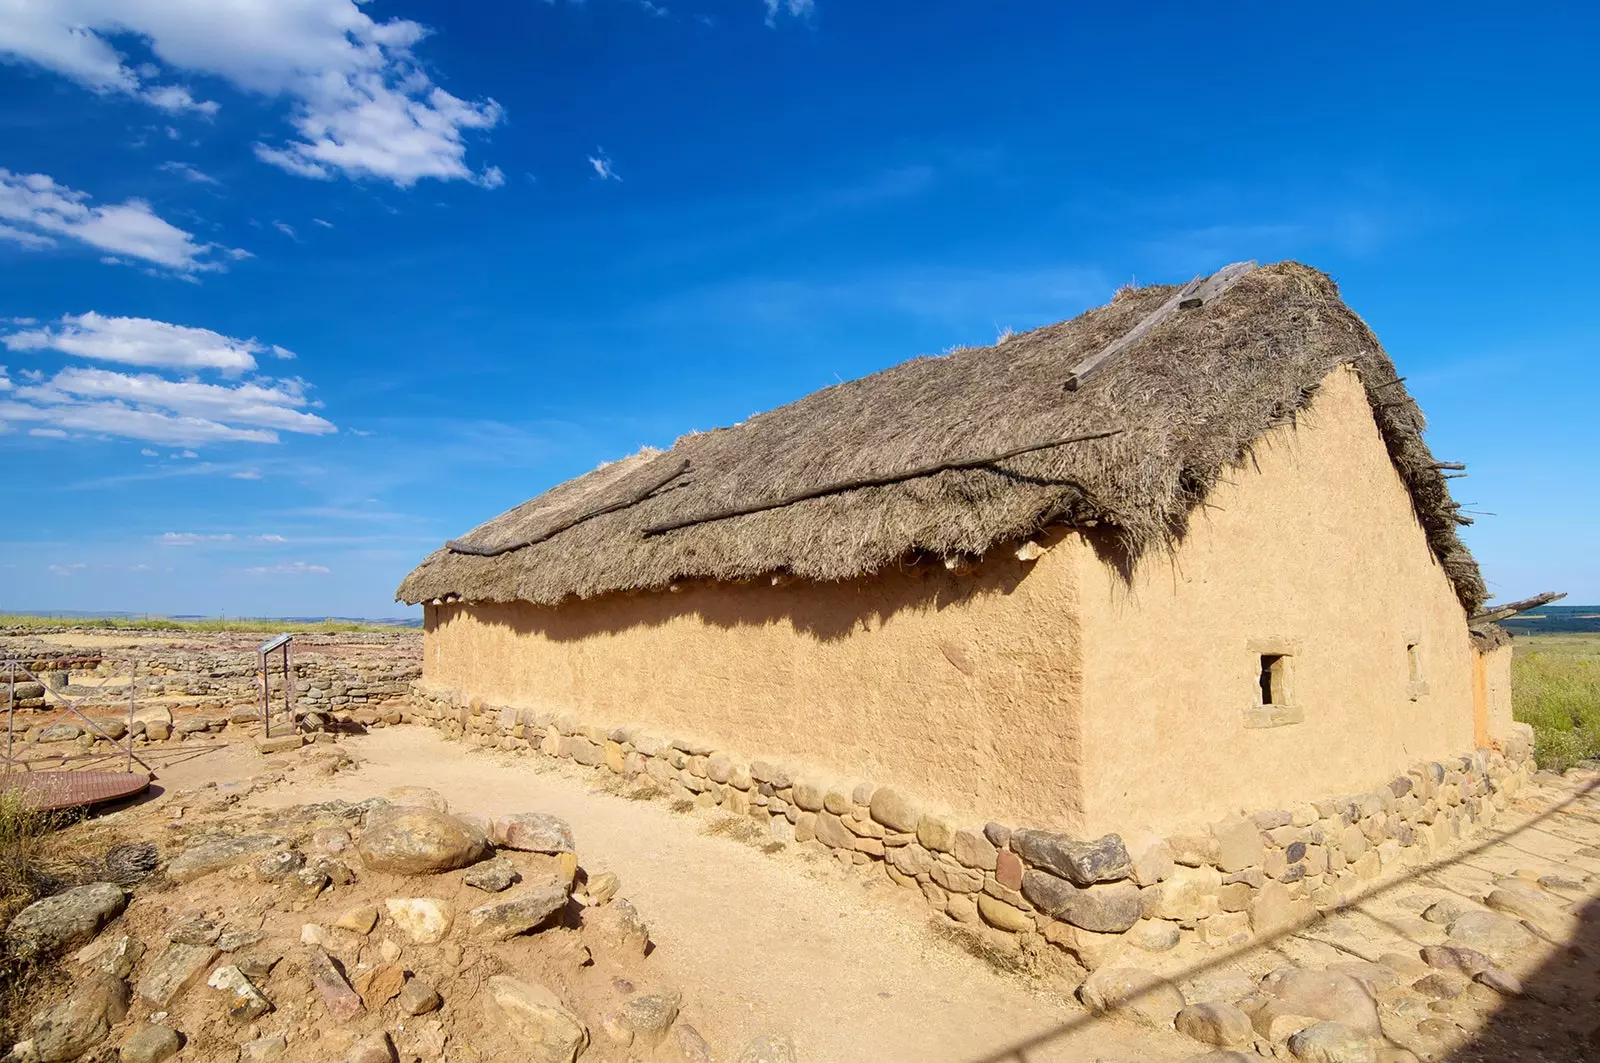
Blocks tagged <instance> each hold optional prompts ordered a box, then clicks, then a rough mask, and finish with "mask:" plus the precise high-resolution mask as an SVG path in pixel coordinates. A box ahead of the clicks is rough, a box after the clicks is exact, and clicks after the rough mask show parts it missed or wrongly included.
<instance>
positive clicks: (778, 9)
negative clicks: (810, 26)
mask: <svg viewBox="0 0 1600 1063" xmlns="http://www.w3.org/2000/svg"><path fill="white" fill-rule="evenodd" d="M766 5H767V25H769V26H776V25H777V24H778V16H779V15H780V14H787V15H791V16H793V17H794V18H797V19H802V20H807V21H809V20H810V19H811V17H812V16H813V15H815V14H816V13H817V0H766Z"/></svg>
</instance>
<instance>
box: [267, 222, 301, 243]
mask: <svg viewBox="0 0 1600 1063" xmlns="http://www.w3.org/2000/svg"><path fill="white" fill-rule="evenodd" d="M272 227H273V228H274V229H276V230H278V231H279V232H280V233H282V234H283V235H285V236H287V237H288V238H289V239H291V240H297V239H299V237H297V236H295V234H294V226H293V225H290V224H289V223H288V222H286V221H275V222H273V223H272Z"/></svg>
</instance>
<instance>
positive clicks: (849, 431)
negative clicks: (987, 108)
mask: <svg viewBox="0 0 1600 1063" xmlns="http://www.w3.org/2000/svg"><path fill="white" fill-rule="evenodd" d="M1178 292H1179V289H1177V288H1175V287H1171V286H1151V287H1145V288H1137V289H1125V290H1124V291H1122V292H1119V293H1118V295H1117V296H1116V298H1115V299H1113V300H1112V302H1110V303H1109V304H1107V305H1105V306H1102V307H1099V308H1097V309H1094V310H1090V311H1087V312H1086V313H1083V314H1080V315H1079V316H1077V317H1075V318H1073V319H1072V320H1070V321H1064V322H1061V323H1060V324H1056V325H1049V326H1046V327H1044V328H1040V329H1035V330H1033V331H1032V332H1027V333H1021V334H1018V335H1013V336H1010V337H1008V338H1007V339H1005V340H1004V341H1003V342H1001V343H997V344H995V345H994V346H991V347H982V348H963V349H960V350H957V351H954V352H952V353H950V354H946V355H942V356H937V357H924V358H916V359H913V360H911V361H909V362H904V363H902V364H900V365H896V366H893V367H891V368H889V369H886V370H884V371H882V372H879V373H874V374H873V375H871V376H868V377H863V378H862V379H859V380H853V381H849V382H848V383H843V384H837V385H834V386H832V387H828V388H824V389H823V390H821V391H818V392H815V393H813V394H811V395H807V396H806V397H805V398H802V399H800V400H799V401H797V402H792V403H790V404H788V405H786V406H781V407H779V408H777V409H775V410H772V411H770V412H768V413H763V414H760V415H758V416H756V417H752V418H751V419H750V420H748V421H745V422H743V423H742V424H738V425H735V426H733V427H731V428H721V429H716V430H713V431H710V432H702V433H696V434H693V435H688V436H684V437H683V438H682V439H679V440H678V441H677V442H676V443H675V444H674V445H673V447H672V449H671V450H668V451H645V452H641V453H639V454H635V455H633V456H632V457H629V458H625V459H623V460H621V461H617V462H612V463H610V464H607V465H603V466H601V467H600V468H598V469H595V470H594V471H593V472H590V473H587V474H585V475H583V476H579V477H577V478H575V479H573V480H569V481H567V482H566V483H563V484H560V485H558V486H556V487H554V488H551V489H550V490H549V491H546V492H545V493H544V494H542V495H539V496H538V497H536V498H533V499H531V500H530V501H528V502H525V503H523V504H522V505H520V506H517V507H516V508H514V509H511V510H509V511H507V512H506V513H504V514H501V515H500V516H498V517H496V518H494V519H493V520H491V521H488V522H487V523H484V524H481V525H479V526H478V527H476V528H474V529H473V530H472V531H471V532H469V533H467V534H466V535H465V536H463V537H462V539H460V540H457V541H456V542H454V543H452V544H449V545H447V546H446V547H444V548H441V549H439V550H436V551H434V552H433V553H432V554H430V555H429V556H428V557H427V558H426V559H425V560H424V561H423V562H422V564H420V565H419V566H418V567H417V568H416V569H415V570H414V571H413V572H412V573H411V574H410V575H409V576H407V577H406V579H405V580H404V582H402V583H401V585H400V588H399V590H398V591H397V593H396V597H397V598H398V599H399V600H401V601H405V602H410V603H415V602H419V601H432V600H436V599H461V600H466V601H479V602H505V601H528V602H536V603H543V604H556V603H559V602H562V601H564V600H567V599H570V598H589V597H594V596H597V595H602V594H608V593H614V592H619V591H636V590H650V589H660V588H665V587H667V586H669V585H671V584H673V583H676V582H679V581H684V580H697V579H698V580H745V579H751V578H755V577H766V576H773V575H780V574H782V575H788V576H796V577H801V578H804V579H812V580H843V579H849V578H852V577H857V576H862V575H866V574H870V573H873V572H876V571H878V570H880V569H882V568H884V567H885V566H889V565H895V564H901V563H904V562H906V561H907V560H908V559H918V558H928V557H943V558H974V557H979V556H981V555H983V554H985V553H986V552H988V551H989V550H990V549H992V548H995V547H996V546H999V545H1001V544H1005V543H1020V542H1022V541H1024V540H1026V539H1028V538H1029V537H1031V536H1035V535H1038V534H1040V533H1042V532H1044V531H1046V530H1047V529H1050V528H1051V527H1054V526H1062V525H1067V526H1079V527H1084V526H1094V527H1096V528H1097V529H1098V531H1097V535H1100V536H1101V537H1102V538H1103V539H1106V540H1107V541H1110V542H1112V543H1113V544H1114V545H1115V546H1116V547H1117V548H1118V549H1120V551H1122V552H1123V553H1124V555H1125V556H1126V557H1127V558H1128V559H1129V560H1133V561H1136V560H1137V559H1138V558H1139V557H1140V556H1142V555H1144V554H1146V553H1148V552H1150V551H1154V550H1161V549H1166V548H1169V547H1170V546H1171V545H1172V544H1174V543H1175V542H1176V541H1177V540H1178V539H1180V538H1181V536H1182V534H1183V531H1184V528H1185V526H1186V524H1187V521H1188V519H1189V515H1190V513H1191V512H1192V511H1193V509H1194V508H1195V507H1196V506H1197V505H1199V504H1200V503H1201V502H1202V501H1203V500H1204V499H1205V497H1206V495H1207V493H1208V492H1209V491H1210V490H1211V488H1212V487H1213V485H1215V484H1216V483H1217V482H1218V480H1219V478H1221V477H1222V476H1223V475H1224V473H1225V472H1226V471H1227V470H1228V469H1229V468H1230V467H1232V466H1235V465H1237V464H1238V463H1239V462H1241V461H1242V460H1244V459H1245V458H1247V456H1248V454H1249V451H1250V447H1251V444H1252V442H1253V441H1254V440H1256V439H1257V438H1258V437H1260V436H1261V435H1262V433H1264V432H1266V431H1267V430H1268V429H1271V428H1273V427H1274V426H1277V425H1281V424H1285V423H1290V422H1292V421H1293V420H1294V418H1295V417H1296V415H1297V414H1298V413H1299V412H1300V411H1301V410H1304V409H1305V408H1306V407H1307V405H1308V404H1309V403H1310V402H1311V401H1312V398H1313V397H1314V396H1315V394H1316V391H1317V387H1318V385H1319V383H1320V382H1321V381H1322V380H1323V379H1324V378H1325V377H1326V376H1327V375H1328V374H1329V373H1330V372H1332V371H1333V370H1334V369H1336V368H1338V367H1340V366H1342V365H1349V366H1352V367H1354V369H1355V370H1356V371H1357V372H1358V373H1359V374H1360V377H1361V379H1362V381H1363V382H1364V383H1365V386H1366V393H1367V398H1368V401H1369V402H1370V404H1371V406H1372V413H1373V417H1374V419H1375V421H1376V422H1377V426H1378V429H1379V431H1380V432H1381V434H1382V436H1383V439H1384V442H1385V444H1386V445H1387V447H1388V451H1389V456H1390V458H1391V460H1392V461H1393V463H1394V467H1395V470H1396V472H1397V473H1398V474H1399V475H1400V478H1401V480H1402V481H1403V482H1404V483H1405V485H1406V486H1407V488H1408V489H1409V490H1410V492H1411V498H1412V502H1413V506H1414V508H1415V511H1416V515H1417V518H1418V520H1419V522H1420V523H1421V525H1422V527H1423V529H1424V530H1425V532H1426V534H1427V538H1428V542H1429V544H1430V545H1431V546H1432V548H1433V551H1434V554H1435V555H1436V556H1437V558H1438V559H1439V562H1440V564H1441V565H1442V567H1443V568H1444V571H1445V572H1446V574H1447V575H1448V576H1449V578H1450V580H1451V582H1452V583H1453V584H1454V587H1455V591H1456V594H1457V596H1458V597H1459V598H1460V599H1461V602H1462V605H1463V607H1464V608H1465V610H1466V611H1467V612H1468V613H1469V614H1470V613H1473V612H1475V611H1476V610H1477V608H1478V607H1479V606H1480V605H1481V604H1482V602H1483V600H1484V597H1485V590H1484V585H1483V580H1482V577H1481V576H1480V574H1479V572H1478V566H1477V563H1476V562H1475V561H1474V560H1473V557H1472V555H1471V554H1470V553H1469V552H1468V550H1467V548H1466V546H1465V545H1464V544H1463V543H1462V542H1461V540H1460V538H1459V537H1458V535H1457V526H1458V524H1460V523H1466V518H1464V517H1461V516H1460V513H1459V507H1458V506H1457V505H1456V503H1454V502H1453V501H1452V500H1451V498H1450V492H1449V487H1448V483H1447V481H1446V479H1445V478H1444V476H1443V474H1442V473H1441V471H1440V468H1439V466H1438V463H1437V462H1436V461H1435V459H1434V457H1433V454H1432V453H1431V452H1430V451H1429V450H1428V447H1427V444H1426V443H1424V442H1423V439H1422V432H1423V428H1424V424H1425V422H1424V419H1423V415H1422V411H1421V410H1420V409H1419V408H1418V407H1417V404H1416V403H1415V402H1414V401H1413V400H1412V399H1411V397H1410V396H1409V395H1408V394H1407V392H1406V389H1405V385H1404V383H1403V382H1401V381H1400V380H1398V379H1397V375H1396V372H1395V368H1394V365H1393V363H1392V362H1390V360H1389V358H1388V356H1387V355H1385V354H1384V352H1383V348H1382V347H1381V346H1380V345H1379V343H1378V341H1377V338H1376V337H1375V336H1373V334H1372V332H1371V330H1370V329H1368V328H1367V326H1366V324H1365V323H1364V322H1363V321H1362V320H1361V319H1360V318H1359V317H1357V316H1356V314H1355V313H1354V312H1353V311H1351V310H1350V308H1349V307H1347V306H1345V304H1344V303H1343V301H1341V299H1340V298H1339V292H1338V288H1337V286H1336V285H1335V284H1334V282H1333V280H1332V279H1331V278H1329V277H1328V276H1327V275H1326V274H1323V273H1321V272H1319V271H1317V270H1314V269H1311V268H1309V267H1307V266H1303V265H1300V264H1298V263H1294V262H1283V263H1278V264H1276V265H1271V266H1265V267H1262V268H1259V269H1251V270H1248V271H1246V272H1244V273H1243V275H1242V276H1240V277H1238V279H1236V280H1234V281H1232V283H1231V284H1230V285H1229V286H1228V287H1227V288H1226V289H1225V290H1223V291H1221V292H1220V294H1216V295H1214V296H1212V297H1208V298H1206V299H1205V301H1204V302H1203V303H1201V304H1200V305H1198V306H1193V307H1192V308H1186V309H1180V310H1176V311H1174V312H1171V313H1169V314H1167V315H1166V316H1165V317H1162V318H1160V320H1159V323H1158V324H1156V325H1155V326H1154V327H1153V328H1151V329H1150V330H1149V331H1148V332H1145V333H1143V334H1142V335H1138V337H1137V338H1136V339H1135V341H1134V342H1132V343H1129V344H1127V345H1126V346H1123V347H1121V348H1120V349H1116V350H1115V353H1114V354H1113V355H1112V356H1111V357H1109V358H1107V359H1105V361H1104V362H1103V363H1102V364H1101V365H1099V366H1098V367H1096V369H1095V371H1094V373H1093V375H1092V376H1089V377H1087V378H1086V379H1084V380H1083V381H1082V382H1081V384H1078V386H1077V387H1076V389H1075V390H1070V388H1071V387H1072V384H1073V383H1075V382H1074V381H1073V380H1072V379H1071V378H1072V374H1073V370H1074V369H1075V368H1081V366H1082V364H1083V362H1084V361H1085V359H1089V358H1091V357H1092V356H1094V355H1096V354H1097V353H1099V352H1103V351H1105V350H1106V349H1107V348H1108V347H1111V346H1112V345H1114V344H1116V343H1117V342H1118V341H1119V340H1125V339H1126V338H1127V337H1128V336H1129V334H1130V331H1132V330H1135V329H1136V328H1137V327H1138V326H1139V325H1140V324H1141V323H1142V322H1147V321H1148V319H1150V318H1151V316H1152V314H1153V312H1155V311H1157V310H1158V309H1159V308H1161V307H1163V305H1164V304H1169V303H1170V302H1175V300H1173V297H1174V296H1175V295H1176V294H1178ZM1111 431H1114V432H1115V434H1112V435H1104V436H1100V437H1099V438H1093V439H1087V440H1081V441H1078V442H1072V443H1066V444H1063V445H1059V446H1053V447H1045V448H1043V449H1037V450H1031V451H1029V452H1026V453H1021V454H1017V455H1016V456H1014V457H1009V458H1006V459H1003V460H999V461H995V462H992V463H989V464H985V465H980V466H979V467H972V468H958V469H948V468H947V469H942V470H940V471H936V472H931V473H928V474H925V475H915V476H912V477H910V478H907V479H900V480H897V481H895V482H890V483H876V484H872V485H870V486H858V487H854V488H847V489H834V488H836V487H838V486H839V485H841V484H845V483H848V482H851V481H861V480H877V479H883V478H885V477H894V476H897V475H900V474H903V473H906V472H914V471H915V470H918V469H927V468H929V467H930V466H936V465H939V464H940V463H950V464H957V463H961V462H963V461H965V460H969V459H974V458H982V457H983V456H985V455H995V454H1000V453H1003V452H1007V451H1011V450H1015V449H1018V448H1023V447H1029V446H1032V445H1035V444H1038V443H1042V442H1047V441H1051V440H1059V439H1064V438H1076V437H1080V436H1092V435H1096V434H1098V433H1103V432H1111ZM819 491H820V492H822V493H820V494H818V495H817V497H810V498H805V499H804V500H801V501H796V502H793V503H791V504H785V505H779V506H777V507H776V508H768V509H762V510H760V511H757V512H750V513H746V514H744V515H740V516H733V517H726V518H724V519H705V518H707V517H714V516H716V515H717V514H719V513H726V512H728V511H739V510H745V509H750V508H753V507H756V506H761V505H766V504H771V503H773V502H778V501H781V500H784V499H788V498H793V497H795V496H797V495H806V494H810V493H815V492H819ZM684 522H688V523H687V525H686V526H682V527H676V528H674V529H673V530H668V531H660V530H659V529H660V528H661V527H662V526H664V525H677V524H682V523H684ZM488 555H492V556H488Z"/></svg>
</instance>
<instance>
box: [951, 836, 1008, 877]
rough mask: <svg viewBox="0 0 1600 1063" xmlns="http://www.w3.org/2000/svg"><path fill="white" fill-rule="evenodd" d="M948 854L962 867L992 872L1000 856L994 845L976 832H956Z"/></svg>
mask: <svg viewBox="0 0 1600 1063" xmlns="http://www.w3.org/2000/svg"><path fill="white" fill-rule="evenodd" d="M950 852H951V854H952V855H953V856H954V857H955V858H956V860H957V861H958V862H959V863H960V864H961V865H962V866H964V867H972V868H977V869H978V870H979V871H993V870H994V869H995V864H996V862H997V860H998V859H999V855H1000V854H999V850H997V849H996V848H995V846H994V843H993V842H991V841H989V839H988V838H987V837H986V836H985V835H984V834H983V832H982V831H976V830H958V831H956V833H955V837H954V839H952V842H951V846H950Z"/></svg>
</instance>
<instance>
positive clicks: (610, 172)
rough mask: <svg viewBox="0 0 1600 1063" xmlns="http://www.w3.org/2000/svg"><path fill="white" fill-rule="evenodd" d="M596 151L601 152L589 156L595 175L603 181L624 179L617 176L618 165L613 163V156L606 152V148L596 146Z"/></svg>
mask: <svg viewBox="0 0 1600 1063" xmlns="http://www.w3.org/2000/svg"><path fill="white" fill-rule="evenodd" d="M595 151H597V152H599V154H598V155H590V156H589V165H590V167H592V168H593V169H594V172H595V176H596V177H598V178H600V180H602V181H620V180H622V178H620V177H618V176H617V171H616V167H614V166H612V165H611V156H609V155H607V154H606V149H604V148H596V149H595Z"/></svg>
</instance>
